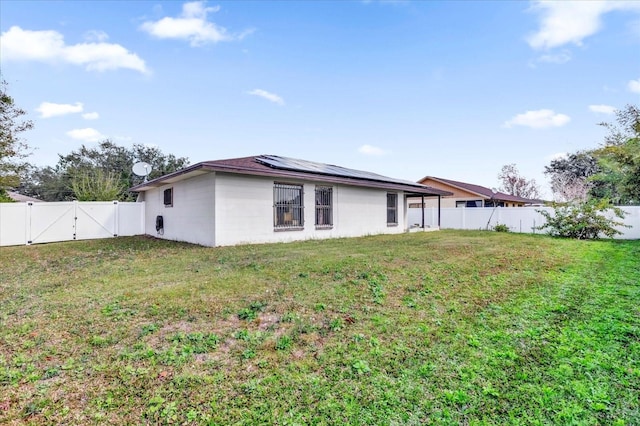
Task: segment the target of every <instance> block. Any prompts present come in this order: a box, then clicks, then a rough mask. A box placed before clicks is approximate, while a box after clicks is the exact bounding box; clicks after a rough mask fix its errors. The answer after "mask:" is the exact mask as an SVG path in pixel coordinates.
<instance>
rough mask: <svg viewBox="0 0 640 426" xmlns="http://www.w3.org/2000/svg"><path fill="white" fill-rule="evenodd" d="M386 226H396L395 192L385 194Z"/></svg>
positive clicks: (396, 194)
mask: <svg viewBox="0 0 640 426" xmlns="http://www.w3.org/2000/svg"><path fill="white" fill-rule="evenodd" d="M392 200H393V201H392ZM390 204H392V205H390ZM389 219H391V220H389ZM387 226H398V193H397V192H387Z"/></svg>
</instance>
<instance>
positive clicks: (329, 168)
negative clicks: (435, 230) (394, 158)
mask: <svg viewBox="0 0 640 426" xmlns="http://www.w3.org/2000/svg"><path fill="white" fill-rule="evenodd" d="M256 160H257V161H259V162H260V163H262V164H265V165H267V166H269V167H273V168H276V169H283V170H292V171H297V172H306V173H317V174H322V175H328V176H340V177H348V178H355V179H366V180H374V181H379V182H390V183H399V184H403V185H413V186H421V185H419V184H417V183H416V182H411V181H409V180H402V179H394V178H390V177H386V176H382V175H379V174H376V173H371V172H365V171H362V170H354V169H348V168H346V167H341V166H334V165H332V164H324V163H316V162H313V161H307V160H298V159H295V158H287V157H280V156H278V155H261V156H259V157H257V158H256Z"/></svg>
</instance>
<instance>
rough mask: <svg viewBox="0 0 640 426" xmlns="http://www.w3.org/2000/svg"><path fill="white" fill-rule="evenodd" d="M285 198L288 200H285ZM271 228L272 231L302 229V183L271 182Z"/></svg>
mask: <svg viewBox="0 0 640 426" xmlns="http://www.w3.org/2000/svg"><path fill="white" fill-rule="evenodd" d="M296 192H297V194H296ZM287 198H288V199H289V200H286V199H287ZM296 200H298V202H296ZM273 229H274V231H300V230H303V229H304V185H303V184H298V183H289V182H274V183H273Z"/></svg>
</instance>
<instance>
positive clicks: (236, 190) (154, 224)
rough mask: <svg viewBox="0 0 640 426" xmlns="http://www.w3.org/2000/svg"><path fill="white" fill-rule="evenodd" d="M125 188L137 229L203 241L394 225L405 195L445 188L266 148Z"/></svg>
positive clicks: (342, 233)
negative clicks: (141, 216)
mask: <svg viewBox="0 0 640 426" xmlns="http://www.w3.org/2000/svg"><path fill="white" fill-rule="evenodd" d="M131 190H132V191H135V192H138V201H144V202H145V224H146V225H145V233H147V234H149V235H156V236H158V237H159V238H166V239H171V240H178V241H186V242H191V243H196V244H201V245H205V246H227V245H234V244H242V243H267V242H282V241H294V240H305V239H321V238H334V237H351V236H362V235H369V234H395V233H402V232H405V231H407V230H408V229H409V226H408V221H407V199H408V197H419V198H418V199H421V200H422V199H427V198H430V197H434V198H440V197H441V196H445V195H451V193H450V192H448V191H446V190H441V189H435V188H430V187H428V186H425V185H421V184H418V183H415V182H411V181H404V180H398V179H393V178H388V177H385V176H381V175H378V174H375V173H369V172H364V171H359V170H353V169H348V168H344V167H340V166H334V165H329V164H322V163H315V162H311V161H305V160H297V159H292V158H286V157H279V156H274V155H261V156H255V157H244V158H232V159H227V160H217V161H205V162H202V163H198V164H195V165H192V166H189V167H187V168H185V169H182V170H180V171H177V172H174V173H171V174H168V175H165V176H162V177H159V178H157V179H153V180H150V181H148V182H144V183H142V184H140V185H137V186H135V187H133V188H131Z"/></svg>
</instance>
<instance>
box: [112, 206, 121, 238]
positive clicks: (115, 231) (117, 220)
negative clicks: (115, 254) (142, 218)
mask: <svg viewBox="0 0 640 426" xmlns="http://www.w3.org/2000/svg"><path fill="white" fill-rule="evenodd" d="M119 206H120V204H118V201H117V200H114V201H113V213H114V214H115V217H114V219H113V236H114V237H117V236H118V234H119V233H120V214H119V213H118V209H119V208H120V207H119Z"/></svg>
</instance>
